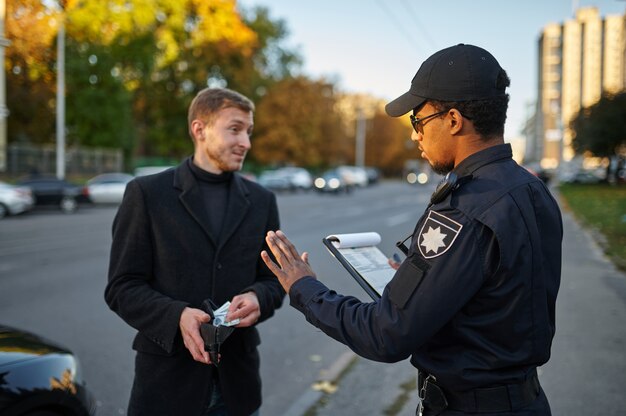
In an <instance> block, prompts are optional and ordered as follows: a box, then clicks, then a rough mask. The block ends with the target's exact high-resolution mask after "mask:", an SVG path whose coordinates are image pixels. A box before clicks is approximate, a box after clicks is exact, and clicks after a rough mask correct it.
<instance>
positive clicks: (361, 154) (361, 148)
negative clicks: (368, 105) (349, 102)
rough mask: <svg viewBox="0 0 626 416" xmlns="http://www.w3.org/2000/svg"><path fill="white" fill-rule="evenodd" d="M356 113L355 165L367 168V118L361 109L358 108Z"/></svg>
mask: <svg viewBox="0 0 626 416" xmlns="http://www.w3.org/2000/svg"><path fill="white" fill-rule="evenodd" d="M356 112H357V116H356V149H355V165H356V166H360V167H363V166H365V116H364V115H363V109H362V108H361V107H358V108H357V110H356Z"/></svg>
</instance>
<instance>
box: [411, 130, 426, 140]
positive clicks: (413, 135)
mask: <svg viewBox="0 0 626 416" xmlns="http://www.w3.org/2000/svg"><path fill="white" fill-rule="evenodd" d="M423 138H424V136H422V135H421V134H420V133H418V132H416V131H415V130H413V133H411V140H413V141H414V142H416V143H417V142H419V141H422V139H423Z"/></svg>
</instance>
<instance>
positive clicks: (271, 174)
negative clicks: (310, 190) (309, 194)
mask: <svg viewBox="0 0 626 416" xmlns="http://www.w3.org/2000/svg"><path fill="white" fill-rule="evenodd" d="M258 182H259V184H260V185H262V186H264V187H266V188H267V189H271V190H272V191H278V192H280V191H289V190H291V181H290V180H289V177H288V176H287V175H286V174H284V173H283V172H281V171H280V170H278V169H276V170H266V171H264V172H261V174H260V175H259V179H258Z"/></svg>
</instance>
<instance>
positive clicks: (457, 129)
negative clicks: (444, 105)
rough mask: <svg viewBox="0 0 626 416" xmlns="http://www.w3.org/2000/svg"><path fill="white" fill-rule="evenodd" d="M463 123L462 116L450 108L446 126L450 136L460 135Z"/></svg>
mask: <svg viewBox="0 0 626 416" xmlns="http://www.w3.org/2000/svg"><path fill="white" fill-rule="evenodd" d="M464 121H465V119H463V115H461V112H460V111H459V110H457V109H456V108H451V109H450V111H448V125H449V127H450V134H452V135H457V134H460V133H461V131H462V130H463V122H464Z"/></svg>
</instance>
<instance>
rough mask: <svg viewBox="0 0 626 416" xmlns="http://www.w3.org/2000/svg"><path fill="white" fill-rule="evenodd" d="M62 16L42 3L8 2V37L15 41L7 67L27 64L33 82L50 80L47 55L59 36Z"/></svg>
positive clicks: (13, 0)
mask: <svg viewBox="0 0 626 416" xmlns="http://www.w3.org/2000/svg"><path fill="white" fill-rule="evenodd" d="M57 18H58V14H57V13H56V12H54V11H52V10H49V9H46V8H45V7H44V6H43V5H42V4H41V1H40V0H9V1H7V3H6V37H7V39H8V40H9V41H10V42H11V44H10V47H9V48H7V49H6V62H5V67H6V69H7V70H8V71H12V70H13V68H14V66H16V65H18V66H20V65H25V66H26V68H21V69H22V70H26V69H27V70H28V74H29V77H30V78H31V79H40V78H46V77H48V76H49V72H50V71H49V68H48V66H47V65H46V62H47V55H49V54H50V52H51V47H52V43H53V40H54V38H55V35H56V19H57Z"/></svg>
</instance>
